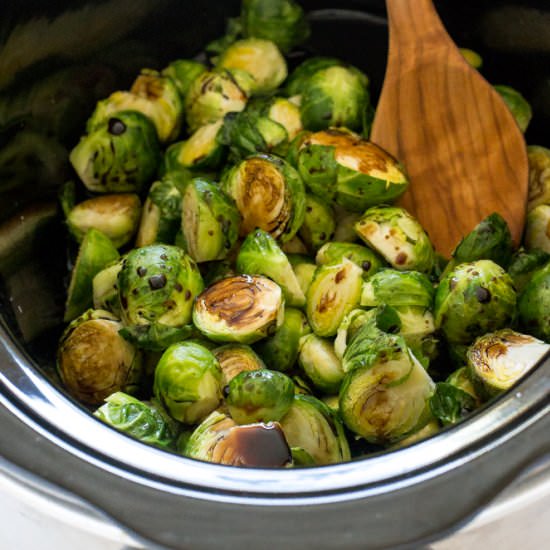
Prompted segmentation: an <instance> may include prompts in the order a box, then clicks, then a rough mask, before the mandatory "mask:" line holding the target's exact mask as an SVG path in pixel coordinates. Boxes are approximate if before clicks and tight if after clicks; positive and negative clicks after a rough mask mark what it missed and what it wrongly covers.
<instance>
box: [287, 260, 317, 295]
mask: <svg viewBox="0 0 550 550" xmlns="http://www.w3.org/2000/svg"><path fill="white" fill-rule="evenodd" d="M288 261H289V262H290V264H291V265H292V269H293V270H294V274H295V275H296V279H298V284H299V285H300V288H301V289H302V292H303V293H304V294H307V290H308V288H309V285H310V284H311V281H313V276H314V275H315V271H316V270H317V265H316V264H315V263H314V262H313V260H312V259H311V258H309V257H308V256H304V255H302V254H289V255H288Z"/></svg>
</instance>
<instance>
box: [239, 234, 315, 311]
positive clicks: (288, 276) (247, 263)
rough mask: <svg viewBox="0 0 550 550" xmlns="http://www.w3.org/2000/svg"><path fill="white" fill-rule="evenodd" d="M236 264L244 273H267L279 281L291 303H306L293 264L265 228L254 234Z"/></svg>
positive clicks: (242, 249)
mask: <svg viewBox="0 0 550 550" xmlns="http://www.w3.org/2000/svg"><path fill="white" fill-rule="evenodd" d="M236 265H237V271H239V272H240V273H244V274H247V275H265V276H266V277H269V278H270V279H272V280H273V281H275V282H276V283H277V284H278V285H279V286H280V287H281V288H282V290H283V294H284V297H285V301H286V303H287V304H288V305H290V306H296V307H302V306H304V305H305V303H306V297H305V295H304V293H303V292H302V289H301V288H300V284H299V283H298V279H297V278H296V275H295V274H294V271H293V269H292V266H291V265H290V262H289V261H288V258H287V257H286V256H285V253H284V252H283V251H282V250H281V249H280V248H279V245H278V244H277V241H276V240H275V239H274V238H273V237H272V236H271V235H270V234H269V233H266V232H265V231H263V230H261V229H256V231H253V232H252V233H250V234H249V235H248V236H247V237H246V239H245V240H244V242H243V244H242V245H241V248H240V250H239V255H238V256H237V263H236Z"/></svg>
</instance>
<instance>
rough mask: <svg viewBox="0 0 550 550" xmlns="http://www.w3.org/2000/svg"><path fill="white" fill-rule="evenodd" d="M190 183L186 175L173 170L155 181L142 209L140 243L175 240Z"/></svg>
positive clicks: (169, 242) (138, 240)
mask: <svg viewBox="0 0 550 550" xmlns="http://www.w3.org/2000/svg"><path fill="white" fill-rule="evenodd" d="M186 183H187V181H186V178H185V177H184V176H181V175H180V174H179V173H177V172H170V173H168V174H165V175H164V176H163V177H162V179H160V180H157V181H155V183H153V185H151V188H150V189H149V193H148V195H147V199H146V200H145V204H144V205H143V209H142V212H141V220H140V224H139V229H138V233H137V236H136V247H138V248H140V247H143V246H148V245H150V244H155V243H164V244H173V243H174V241H175V238H176V233H177V232H178V229H179V228H180V226H181V202H182V192H183V189H184V188H185V185H186Z"/></svg>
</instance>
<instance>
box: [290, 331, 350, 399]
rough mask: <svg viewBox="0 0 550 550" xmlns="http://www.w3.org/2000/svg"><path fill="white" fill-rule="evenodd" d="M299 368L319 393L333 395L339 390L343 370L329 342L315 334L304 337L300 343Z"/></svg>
mask: <svg viewBox="0 0 550 550" xmlns="http://www.w3.org/2000/svg"><path fill="white" fill-rule="evenodd" d="M298 361H299V363H300V367H301V368H302V370H303V371H304V372H305V374H306V376H307V377H308V378H309V380H311V383H312V384H313V385H314V386H315V387H316V388H317V389H318V390H320V391H321V392H323V393H328V394H333V393H337V392H338V390H339V389H340V384H341V383H342V380H343V378H344V370H343V369H342V363H341V362H340V359H339V358H338V357H337V356H336V353H334V346H333V343H332V341H331V340H327V339H325V338H319V336H316V335H315V334H308V335H307V336H304V337H303V338H302V340H301V342H300V355H299V357H298Z"/></svg>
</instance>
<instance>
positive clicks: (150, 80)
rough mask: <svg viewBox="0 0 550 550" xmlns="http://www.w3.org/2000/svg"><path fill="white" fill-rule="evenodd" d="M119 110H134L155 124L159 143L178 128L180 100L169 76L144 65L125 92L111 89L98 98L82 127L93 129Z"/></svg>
mask: <svg viewBox="0 0 550 550" xmlns="http://www.w3.org/2000/svg"><path fill="white" fill-rule="evenodd" d="M121 111H137V112H138V113H141V114H143V115H145V116H146V117H147V118H148V119H149V120H150V121H151V122H152V123H153V125H154V126H155V128H156V133H157V136H158V139H159V141H160V142H161V143H169V142H171V141H174V140H175V139H176V138H177V137H178V135H179V133H180V130H181V124H182V118H183V103H182V100H181V98H180V94H179V92H178V88H177V86H176V84H175V83H174V81H173V80H172V79H171V78H168V77H165V76H161V75H160V74H159V73H158V72H156V71H151V70H148V69H144V70H143V71H142V72H141V74H140V75H139V76H138V77H137V78H136V80H135V82H134V83H133V84H132V87H131V89H130V91H129V92H114V93H113V94H111V95H110V96H109V97H108V98H107V99H104V100H103V101H100V102H99V103H98V104H97V107H96V109H95V111H94V113H93V114H92V116H91V117H90V119H89V120H88V123H87V125H86V129H87V131H88V132H93V131H94V130H96V129H97V128H99V127H101V126H103V125H104V124H105V122H106V121H107V120H108V119H111V118H113V117H117V118H120V112H121Z"/></svg>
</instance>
